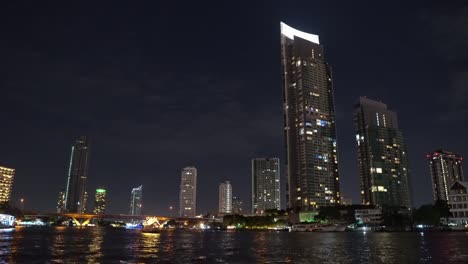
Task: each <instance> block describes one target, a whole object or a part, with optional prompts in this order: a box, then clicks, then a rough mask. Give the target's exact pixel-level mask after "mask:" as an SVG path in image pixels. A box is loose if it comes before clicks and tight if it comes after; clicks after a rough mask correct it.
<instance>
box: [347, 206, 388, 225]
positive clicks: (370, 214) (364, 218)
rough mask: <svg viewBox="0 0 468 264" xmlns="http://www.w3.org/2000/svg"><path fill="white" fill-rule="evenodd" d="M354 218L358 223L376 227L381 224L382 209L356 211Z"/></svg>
mask: <svg viewBox="0 0 468 264" xmlns="http://www.w3.org/2000/svg"><path fill="white" fill-rule="evenodd" d="M354 217H355V219H356V221H357V222H358V223H361V224H369V225H377V224H381V223H382V222H383V218H382V209H380V208H376V209H358V210H356V211H355V212H354Z"/></svg>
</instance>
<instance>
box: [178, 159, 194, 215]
mask: <svg viewBox="0 0 468 264" xmlns="http://www.w3.org/2000/svg"><path fill="white" fill-rule="evenodd" d="M196 212H197V168H195V167H185V168H183V169H182V172H181V179H180V193H179V215H180V216H181V217H195V215H196Z"/></svg>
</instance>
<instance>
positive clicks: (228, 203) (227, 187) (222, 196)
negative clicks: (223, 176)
mask: <svg viewBox="0 0 468 264" xmlns="http://www.w3.org/2000/svg"><path fill="white" fill-rule="evenodd" d="M218 194H219V205H218V212H219V213H220V214H231V213H232V186H231V183H230V182H229V181H225V182H221V183H220V184H219V192H218Z"/></svg>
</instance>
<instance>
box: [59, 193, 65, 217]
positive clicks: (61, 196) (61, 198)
mask: <svg viewBox="0 0 468 264" xmlns="http://www.w3.org/2000/svg"><path fill="white" fill-rule="evenodd" d="M64 207H65V189H62V190H60V192H59V195H58V199H57V213H58V214H61V213H63V209H64Z"/></svg>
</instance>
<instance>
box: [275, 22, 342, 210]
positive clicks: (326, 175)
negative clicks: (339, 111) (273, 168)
mask: <svg viewBox="0 0 468 264" xmlns="http://www.w3.org/2000/svg"><path fill="white" fill-rule="evenodd" d="M281 66H282V74H283V110H284V133H285V143H286V157H287V159H286V171H287V178H288V184H287V189H288V199H287V200H288V207H290V208H295V209H300V210H301V211H311V210H315V209H317V208H318V207H319V206H329V205H336V204H339V203H340V186H339V176H338V152H337V144H336V128H335V102H334V96H333V82H332V73H331V69H330V66H329V65H328V64H327V61H326V59H325V54H324V51H323V47H322V46H321V45H320V42H319V36H318V35H313V34H309V33H305V32H301V31H299V30H297V29H294V28H292V27H290V26H288V25H286V24H284V23H282V22H281Z"/></svg>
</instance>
